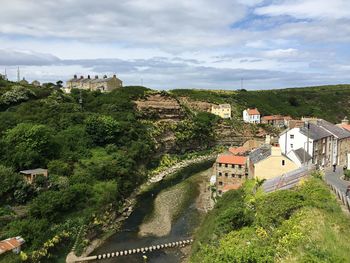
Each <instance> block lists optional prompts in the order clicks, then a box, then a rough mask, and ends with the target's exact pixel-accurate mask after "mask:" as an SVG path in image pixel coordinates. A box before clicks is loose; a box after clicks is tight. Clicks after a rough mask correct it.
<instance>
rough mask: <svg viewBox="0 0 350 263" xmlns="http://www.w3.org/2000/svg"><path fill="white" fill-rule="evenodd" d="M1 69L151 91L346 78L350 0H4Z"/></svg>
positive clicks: (315, 82) (349, 59) (30, 77)
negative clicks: (99, 78)
mask: <svg viewBox="0 0 350 263" xmlns="http://www.w3.org/2000/svg"><path fill="white" fill-rule="evenodd" d="M0 6H1V15H0V72H3V71H4V70H5V68H6V69H7V74H8V76H9V78H10V79H13V80H15V79H16V71H17V66H19V67H20V69H21V75H22V76H24V77H25V78H26V79H28V80H30V81H32V80H34V79H38V80H40V81H56V80H59V79H61V80H64V81H65V80H67V79H69V78H70V77H71V76H72V75H74V74H78V75H87V74H90V75H102V74H109V75H110V74H113V73H116V74H117V75H118V76H119V78H121V79H122V80H123V81H124V84H125V85H139V84H141V83H142V82H143V84H144V85H145V86H148V87H151V88H155V89H170V88H210V89H237V88H240V86H241V79H243V86H244V88H246V89H268V88H281V87H296V86H306V85H320V84H337V83H350V1H349V0H332V1H330V0H266V1H265V0H217V1H213V0H99V1H96V0H95V1H92V0H55V1H47V0H11V1H8V0H0Z"/></svg>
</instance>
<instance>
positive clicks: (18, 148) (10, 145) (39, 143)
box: [3, 123, 57, 169]
mask: <svg viewBox="0 0 350 263" xmlns="http://www.w3.org/2000/svg"><path fill="white" fill-rule="evenodd" d="M52 133H53V130H52V129H50V128H49V127H47V126H45V125H39V124H30V123H21V124H18V125H17V126H16V127H14V128H13V129H10V130H8V131H7V132H6V133H5V136H4V144H5V148H6V149H5V150H6V155H5V156H4V157H3V158H5V160H6V161H7V163H9V164H12V165H14V166H15V167H16V168H19V169H22V168H32V167H33V166H34V167H37V166H45V165H46V163H47V161H48V160H49V159H50V158H52V157H54V156H55V155H56V154H57V145H56V144H55V143H54V140H53V136H52Z"/></svg>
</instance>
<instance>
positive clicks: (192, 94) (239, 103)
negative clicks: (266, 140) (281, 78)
mask: <svg viewBox="0 0 350 263" xmlns="http://www.w3.org/2000/svg"><path fill="white" fill-rule="evenodd" d="M170 92H171V93H172V94H174V95H175V96H177V97H188V98H190V99H192V100H194V101H204V102H210V103H230V104H231V105H232V106H233V108H234V111H233V112H234V113H235V114H236V116H237V117H238V116H241V112H242V110H243V109H244V108H247V107H251V108H252V107H257V108H258V109H259V111H260V112H261V113H262V114H263V115H270V114H283V115H290V116H292V117H302V116H317V117H319V118H323V119H326V120H328V121H331V122H339V121H340V120H342V119H343V118H344V116H346V115H347V116H350V85H332V86H320V87H305V88H290V89H276V90H260V91H245V90H237V91H207V90H186V89H184V90H182V89H177V90H171V91H170Z"/></svg>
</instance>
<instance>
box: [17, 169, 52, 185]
mask: <svg viewBox="0 0 350 263" xmlns="http://www.w3.org/2000/svg"><path fill="white" fill-rule="evenodd" d="M20 173H21V174H23V175H24V179H25V180H26V181H27V183H28V184H32V183H33V182H34V180H35V178H36V177H37V176H38V175H43V176H45V177H47V176H48V173H47V169H42V168H37V169H32V170H23V171H20Z"/></svg>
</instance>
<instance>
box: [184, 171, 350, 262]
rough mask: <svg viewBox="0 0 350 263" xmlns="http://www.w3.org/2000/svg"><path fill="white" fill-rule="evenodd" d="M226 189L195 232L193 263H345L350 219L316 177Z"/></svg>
mask: <svg viewBox="0 0 350 263" xmlns="http://www.w3.org/2000/svg"><path fill="white" fill-rule="evenodd" d="M250 186H251V185H246V186H245V187H244V188H243V189H241V190H236V191H230V192H228V193H226V194H225V195H224V196H223V197H222V198H221V199H220V200H219V201H218V203H217V204H216V206H215V208H214V210H212V211H211V212H210V213H209V215H208V216H207V217H206V219H205V221H204V222H203V224H202V225H201V227H200V229H199V231H198V232H197V235H196V238H195V240H196V243H195V244H194V246H193V254H192V257H191V261H192V262H201V263H202V262H211V263H212V262H350V259H349V257H348V251H350V220H349V217H348V216H347V215H345V214H343V212H342V211H341V208H340V207H339V205H338V203H337V201H336V199H335V197H334V196H333V195H332V194H331V192H330V191H329V190H328V188H327V187H326V186H325V185H324V183H323V182H322V181H321V180H320V179H316V178H311V179H309V180H308V181H305V182H303V183H302V184H301V185H300V186H298V187H297V188H296V189H294V190H286V191H278V192H275V193H271V194H258V195H254V194H252V191H251V187H250Z"/></svg>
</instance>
